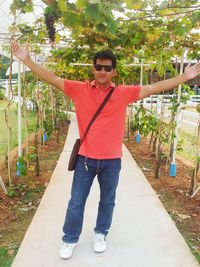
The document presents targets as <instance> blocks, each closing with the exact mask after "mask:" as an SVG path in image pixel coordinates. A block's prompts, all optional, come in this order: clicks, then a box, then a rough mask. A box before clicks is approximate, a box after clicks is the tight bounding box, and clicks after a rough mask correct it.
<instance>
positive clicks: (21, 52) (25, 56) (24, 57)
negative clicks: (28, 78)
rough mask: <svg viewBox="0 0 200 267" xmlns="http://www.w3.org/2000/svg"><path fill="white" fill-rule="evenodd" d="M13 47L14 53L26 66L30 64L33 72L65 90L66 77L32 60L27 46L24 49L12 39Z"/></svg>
mask: <svg viewBox="0 0 200 267" xmlns="http://www.w3.org/2000/svg"><path fill="white" fill-rule="evenodd" d="M11 49H12V52H13V54H14V55H15V56H16V57H17V58H18V59H19V60H21V61H22V62H23V63H24V64H25V65H26V66H28V67H29V68H30V69H31V70H32V72H34V73H35V74H36V75H37V76H38V77H39V78H40V79H41V80H43V81H46V82H47V83H49V84H52V85H53V86H55V87H56V88H58V89H59V90H60V91H62V92H63V91H64V79H62V78H59V77H58V76H56V75H55V74H54V73H53V72H51V71H49V70H46V69H45V68H43V67H42V66H40V65H39V64H37V63H35V62H34V61H32V59H31V57H30V54H29V50H28V47H27V46H26V48H25V49H24V48H22V47H21V46H20V45H19V44H18V43H17V42H16V41H12V42H11Z"/></svg>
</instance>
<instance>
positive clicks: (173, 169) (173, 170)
mask: <svg viewBox="0 0 200 267" xmlns="http://www.w3.org/2000/svg"><path fill="white" fill-rule="evenodd" d="M184 55H185V48H184V49H183V51H182V56H181V64H180V75H181V74H182V73H183V63H184ZM181 88H182V84H179V86H178V96H177V100H178V103H179V104H180V99H181ZM180 115H181V114H180V105H179V107H178V110H177V113H176V128H175V138H174V148H173V149H174V150H173V155H172V162H171V165H170V176H172V177H173V176H176V148H177V144H178V128H179V126H180V119H181V117H180Z"/></svg>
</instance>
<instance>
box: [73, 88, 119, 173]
mask: <svg viewBox="0 0 200 267" xmlns="http://www.w3.org/2000/svg"><path fill="white" fill-rule="evenodd" d="M114 90H115V88H113V89H111V90H110V92H109V93H108V94H107V95H106V97H105V99H104V100H103V102H102V103H101V105H100V106H99V108H98V109H97V111H96V112H95V114H94V116H93V117H92V119H91V121H90V122H89V124H88V126H87V128H86V131H85V133H84V135H83V138H82V140H81V139H76V141H75V144H74V146H73V149H72V152H71V155H70V158H69V163H68V171H73V170H74V169H75V166H76V160H77V157H78V151H79V149H80V146H81V144H82V143H83V140H84V139H85V137H86V135H87V133H88V131H89V129H90V127H91V126H92V124H93V122H94V121H95V120H96V118H97V117H98V115H99V114H100V112H101V111H102V109H103V108H104V106H105V105H106V103H107V102H108V100H109V98H110V97H111V95H112V93H113V92H114Z"/></svg>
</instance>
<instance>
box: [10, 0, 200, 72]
mask: <svg viewBox="0 0 200 267" xmlns="http://www.w3.org/2000/svg"><path fill="white" fill-rule="evenodd" d="M43 2H44V3H45V4H46V8H45V10H44V16H43V18H41V19H40V20H39V21H37V22H36V24H35V25H36V26H34V27H33V28H31V27H28V26H27V25H21V27H20V25H19V26H18V27H19V29H20V31H21V33H22V34H23V35H24V36H25V33H27V36H28V33H29V35H30V32H32V33H34V37H33V35H32V39H31V37H28V38H29V40H30V41H33V39H34V38H36V41H37V42H39V43H44V42H47V38H49V40H50V42H51V44H52V45H55V44H56V43H61V42H62V43H65V44H66V46H68V47H70V49H72V50H70V51H75V52H76V53H74V52H73V53H72V54H73V57H72V58H71V61H73V60H74V61H76V60H79V59H80V58H81V60H82V61H83V60H84V61H87V58H88V54H91V53H94V52H95V51H96V50H97V49H100V48H103V47H109V48H111V49H114V50H115V51H116V53H117V55H118V57H119V59H123V60H124V59H126V62H132V61H133V57H138V58H143V59H145V61H146V62H147V61H149V62H155V63H156V64H157V66H158V70H159V72H160V74H161V75H162V74H163V73H164V72H165V70H166V67H167V68H168V67H170V64H171V59H172V57H180V55H181V53H182V50H183V48H186V49H187V50H188V57H190V58H191V59H197V60H199V59H200V52H199V45H200V32H199V29H200V3H199V1H197V0H194V1H188V0H171V1H155V0H151V1H150V0H126V1H121V0H108V1H105V0H77V1H73V0H70V1H69V0H68V1H65V0H59V1H56V0H43ZM33 5H34V1H32V0H25V1H22V0H14V1H13V3H12V5H11V12H12V13H13V14H16V10H20V11H21V12H30V11H32V9H33ZM44 25H46V29H45V27H44ZM66 30H67V33H68V34H66ZM24 36H23V38H24ZM70 51H68V52H67V51H66V49H62V50H59V53H61V54H59V57H60V56H61V55H62V60H65V61H66V62H67V61H69V60H67V56H69V53H70ZM83 51H84V53H83ZM57 52H58V51H57ZM55 55H56V52H55V53H54V56H55ZM71 56H72V55H71ZM164 66H165V67H164Z"/></svg>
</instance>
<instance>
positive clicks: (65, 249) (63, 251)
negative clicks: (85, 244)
mask: <svg viewBox="0 0 200 267" xmlns="http://www.w3.org/2000/svg"><path fill="white" fill-rule="evenodd" d="M76 244H77V243H65V242H64V243H63V244H62V246H61V248H60V251H59V256H60V258H61V259H65V260H66V259H69V258H70V257H71V256H72V253H73V250H74V247H75V246H76Z"/></svg>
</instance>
